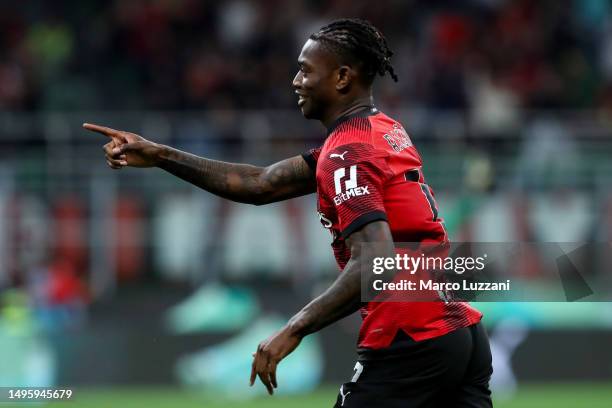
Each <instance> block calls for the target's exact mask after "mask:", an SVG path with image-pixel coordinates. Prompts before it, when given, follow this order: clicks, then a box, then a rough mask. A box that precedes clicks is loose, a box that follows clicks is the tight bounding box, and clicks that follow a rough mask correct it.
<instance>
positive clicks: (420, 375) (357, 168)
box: [84, 19, 492, 408]
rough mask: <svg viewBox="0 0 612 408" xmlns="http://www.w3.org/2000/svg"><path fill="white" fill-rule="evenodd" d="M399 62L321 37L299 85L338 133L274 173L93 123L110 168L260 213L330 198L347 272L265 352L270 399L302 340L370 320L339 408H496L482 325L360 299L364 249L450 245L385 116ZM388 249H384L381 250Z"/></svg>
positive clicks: (443, 305) (325, 210)
mask: <svg viewBox="0 0 612 408" xmlns="http://www.w3.org/2000/svg"><path fill="white" fill-rule="evenodd" d="M391 56H392V52H391V51H390V50H389V48H388V46H387V42H386V40H385V38H384V36H383V35H382V33H381V32H380V31H379V30H378V29H376V28H375V27H374V26H372V25H371V24H370V23H369V22H367V21H363V20H357V19H343V20H337V21H334V22H332V23H331V24H329V25H326V26H324V27H323V28H321V29H320V30H319V31H318V32H316V33H314V34H312V35H311V36H310V38H309V39H308V40H307V41H306V43H305V44H304V47H303V48H302V51H301V53H300V55H299V58H298V66H299V70H298V72H297V75H296V76H295V78H294V79H293V87H294V89H295V93H296V94H297V97H298V102H297V103H298V106H299V108H300V109H301V111H302V113H303V115H304V117H306V118H308V119H316V120H319V121H321V123H322V124H323V125H324V126H325V127H326V128H327V138H326V140H325V142H324V144H323V145H322V146H321V147H319V148H317V149H313V150H311V151H309V152H307V153H305V154H303V155H299V156H295V157H292V158H289V159H286V160H283V161H281V162H279V163H276V164H272V165H270V166H268V167H265V168H261V167H256V166H251V165H248V164H235V163H225V162H220V161H215V160H209V159H206V158H202V157H198V156H194V155H192V154H189V153H185V152H182V151H179V150H176V149H173V148H170V147H168V146H163V145H159V144H156V143H153V142H151V141H148V140H146V139H144V138H143V137H141V136H139V135H136V134H133V133H128V132H123V131H117V130H113V129H110V128H106V127H102V126H98V125H93V124H84V127H85V128H86V129H89V130H92V131H96V132H99V133H102V134H104V135H107V136H109V137H110V138H111V141H110V142H109V143H107V144H106V145H105V146H104V150H105V152H106V160H107V162H108V165H109V166H110V167H112V168H114V169H120V168H122V167H124V166H133V167H154V166H157V167H160V168H162V169H164V170H166V171H168V172H169V173H171V174H173V175H175V176H177V177H179V178H181V179H183V180H186V181H188V182H190V183H192V184H194V185H196V186H198V187H200V188H203V189H205V190H207V191H209V192H211V193H213V194H216V195H219V196H221V197H224V198H227V199H230V200H233V201H238V202H242V203H250V204H256V205H261V204H267V203H271V202H275V201H280V200H286V199H289V198H293V197H297V196H301V195H305V194H310V193H313V192H315V191H316V192H317V193H318V211H319V216H320V220H321V223H322V224H323V227H324V228H327V229H329V231H330V232H331V234H332V237H333V243H332V247H333V250H334V255H335V257H336V260H337V263H338V265H339V267H340V269H341V272H340V274H339V276H338V278H337V279H336V280H335V282H334V283H333V284H332V285H331V286H330V287H329V288H327V290H326V291H325V292H324V293H323V294H321V295H320V296H318V297H317V298H316V299H314V300H312V301H311V302H310V303H309V304H307V305H306V306H304V307H303V308H302V310H300V311H299V312H298V313H297V314H295V315H294V316H293V317H292V318H291V319H290V320H289V322H288V323H287V324H286V325H285V326H284V327H283V328H282V329H280V330H279V331H278V332H277V333H275V334H273V335H272V336H271V337H269V338H268V339H267V340H265V341H263V342H261V343H260V344H259V346H258V348H257V350H256V352H255V353H254V360H253V365H252V372H251V378H250V382H251V385H252V384H253V383H254V381H255V380H256V378H257V377H259V379H260V380H261V381H262V382H263V384H264V385H265V386H266V387H267V389H268V392H269V393H270V394H272V393H273V390H274V388H276V387H277V379H276V367H277V365H278V364H279V362H280V361H281V360H282V359H283V358H284V357H286V356H287V355H288V354H289V353H291V352H292V351H293V350H294V349H295V348H296V347H298V345H299V344H300V341H301V340H302V338H304V336H307V335H308V334H310V333H314V332H316V331H319V330H321V329H323V328H324V327H326V326H327V325H329V324H331V323H334V322H336V321H338V320H340V319H342V318H343V317H345V316H347V315H349V314H351V313H353V312H356V311H357V310H361V316H362V318H363V323H362V326H361V329H360V332H359V340H358V355H359V361H358V362H357V364H356V366H355V369H354V370H355V372H354V375H353V377H352V379H351V381H349V382H347V383H345V384H343V385H342V386H341V388H340V393H339V395H338V398H337V401H336V407H364V408H365V407H367V408H372V407H479V408H480V407H491V406H492V403H491V397H490V391H489V378H490V376H491V373H492V366H491V353H490V348H489V343H488V339H487V336H486V333H485V331H484V329H483V327H482V325H481V323H480V320H481V317H482V314H481V313H480V312H478V311H477V310H475V309H473V308H472V307H471V306H469V305H468V304H466V303H461V302H443V301H440V302H364V303H362V302H361V276H360V275H361V274H360V267H361V265H362V264H363V263H364V262H367V261H368V258H367V256H366V255H365V253H364V252H366V251H362V249H361V248H362V244H364V243H374V242H376V243H379V244H378V245H377V248H379V249H378V251H379V253H377V254H376V256H393V255H394V254H395V248H394V240H395V242H423V243H445V242H447V240H448V238H447V235H446V231H445V229H444V226H443V224H442V221H441V219H440V218H439V217H438V210H437V206H436V202H435V200H434V198H433V192H432V190H431V189H430V187H429V186H428V185H427V184H425V179H424V176H423V171H422V162H421V158H420V156H419V154H418V152H417V150H416V149H415V147H414V145H413V144H412V142H411V140H410V138H409V137H408V135H407V134H406V132H405V130H404V128H403V127H402V125H401V124H400V123H399V122H397V121H396V120H394V119H392V118H390V117H388V116H386V115H385V114H384V113H382V112H380V111H379V110H377V109H376V108H375V107H374V102H373V97H372V85H373V82H374V79H375V77H376V76H377V75H381V76H384V75H385V74H386V73H389V74H390V75H391V77H392V78H393V79H394V80H396V81H397V77H396V75H395V73H394V70H393V67H392V65H391V63H390V58H391ZM380 243H383V244H382V245H380Z"/></svg>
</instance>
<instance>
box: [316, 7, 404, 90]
mask: <svg viewBox="0 0 612 408" xmlns="http://www.w3.org/2000/svg"><path fill="white" fill-rule="evenodd" d="M310 39H311V40H314V41H318V42H320V43H322V44H323V45H324V46H326V47H328V49H331V50H332V51H333V52H336V53H337V54H340V55H341V56H342V57H345V58H348V59H350V60H352V61H353V62H356V63H358V64H362V67H363V69H364V71H365V74H366V78H367V81H368V83H372V81H374V77H375V76H376V74H379V75H380V76H385V74H386V73H387V72H388V73H389V75H391V78H393V80H394V81H395V82H397V75H396V74H395V71H394V70H393V66H392V65H391V62H390V60H391V56H392V55H393V52H392V51H391V50H390V49H389V46H388V45H387V40H386V39H385V37H384V36H383V34H382V33H381V32H380V31H379V30H378V29H377V28H376V27H374V26H373V25H372V23H370V22H369V21H366V20H361V19H356V18H349V19H342V20H336V21H333V22H332V23H330V24H328V25H326V26H324V27H322V28H321V29H320V30H319V31H318V32H316V33H314V34H312V35H311V36H310Z"/></svg>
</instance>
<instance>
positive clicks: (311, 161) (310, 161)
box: [302, 152, 317, 171]
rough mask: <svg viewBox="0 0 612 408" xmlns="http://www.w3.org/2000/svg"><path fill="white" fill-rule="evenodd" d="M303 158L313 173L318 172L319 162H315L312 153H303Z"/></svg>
mask: <svg viewBox="0 0 612 408" xmlns="http://www.w3.org/2000/svg"><path fill="white" fill-rule="evenodd" d="M302 157H303V158H304V160H305V161H306V164H307V165H308V167H310V170H312V171H316V170H317V161H316V160H315V158H314V155H313V154H312V152H306V153H302Z"/></svg>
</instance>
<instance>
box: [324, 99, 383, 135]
mask: <svg viewBox="0 0 612 408" xmlns="http://www.w3.org/2000/svg"><path fill="white" fill-rule="evenodd" d="M378 112H379V110H378V109H376V107H374V106H370V107H368V108H364V109H361V110H358V111H357V112H353V113H351V114H350V115H344V116H340V117H339V118H338V119H336V120H335V121H334V123H332V124H331V125H330V126H329V127H328V128H327V136H329V135H330V134H331V133H332V132H333V131H334V130H336V128H337V127H338V126H339V125H340V124H341V123H343V122H346V121H347V120H350V119H353V118H366V117H368V116H372V115H376V114H377V113H378Z"/></svg>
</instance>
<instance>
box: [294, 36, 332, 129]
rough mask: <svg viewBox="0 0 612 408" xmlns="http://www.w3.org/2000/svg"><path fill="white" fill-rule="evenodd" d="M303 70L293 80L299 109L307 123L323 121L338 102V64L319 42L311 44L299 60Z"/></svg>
mask: <svg viewBox="0 0 612 408" xmlns="http://www.w3.org/2000/svg"><path fill="white" fill-rule="evenodd" d="M298 66H299V70H298V72H297V74H296V75H295V78H293V87H294V88H295V93H296V94H297V95H298V106H299V107H300V110H301V111H302V114H303V115H304V117H305V118H307V119H322V118H323V117H324V115H325V112H326V111H327V110H328V109H329V107H330V106H331V105H332V104H333V103H334V102H335V101H336V100H337V98H338V96H339V95H338V92H337V91H336V81H337V72H336V71H337V68H338V63H337V61H336V59H335V58H334V56H333V55H332V54H330V53H329V52H328V51H326V50H325V49H323V48H321V44H320V43H318V42H317V41H313V40H308V41H306V44H304V47H303V48H302V52H301V53H300V56H299V57H298Z"/></svg>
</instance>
